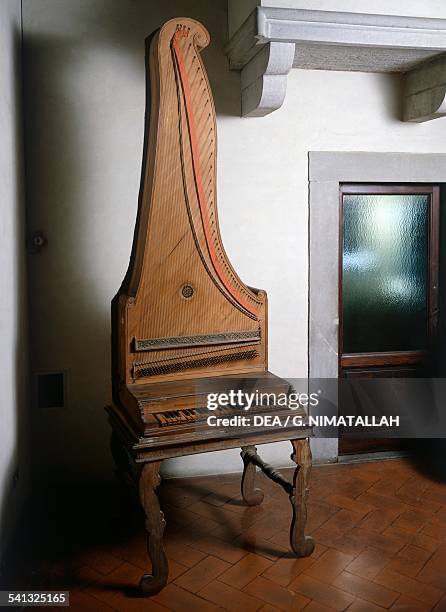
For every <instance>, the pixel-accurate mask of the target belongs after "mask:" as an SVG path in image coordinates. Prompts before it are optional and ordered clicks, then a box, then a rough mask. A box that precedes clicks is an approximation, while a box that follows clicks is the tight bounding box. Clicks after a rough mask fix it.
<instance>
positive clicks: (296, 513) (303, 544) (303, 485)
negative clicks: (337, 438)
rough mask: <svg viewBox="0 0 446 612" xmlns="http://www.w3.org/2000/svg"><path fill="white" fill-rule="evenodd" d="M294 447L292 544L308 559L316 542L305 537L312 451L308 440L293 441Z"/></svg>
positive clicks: (299, 553)
mask: <svg viewBox="0 0 446 612" xmlns="http://www.w3.org/2000/svg"><path fill="white" fill-rule="evenodd" d="M291 444H292V446H293V454H292V455H291V459H292V461H294V463H295V464H296V466H297V467H296V469H295V471H294V478H293V492H292V493H291V495H290V501H291V505H292V507H293V518H292V521H291V530H290V543H291V548H292V549H293V550H294V552H295V553H296V555H297V556H298V557H308V556H309V555H311V553H312V552H313V550H314V540H313V538H310V537H308V536H305V525H306V523H307V497H308V484H309V480H310V472H311V449H310V441H309V440H308V438H304V439H302V440H291Z"/></svg>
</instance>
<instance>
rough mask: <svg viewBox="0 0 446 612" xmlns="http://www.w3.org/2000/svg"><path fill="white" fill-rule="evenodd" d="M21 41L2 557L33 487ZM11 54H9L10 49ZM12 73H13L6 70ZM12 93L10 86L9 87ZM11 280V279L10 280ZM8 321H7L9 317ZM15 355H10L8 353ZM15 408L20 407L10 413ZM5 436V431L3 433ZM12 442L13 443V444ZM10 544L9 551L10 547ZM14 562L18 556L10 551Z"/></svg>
mask: <svg viewBox="0 0 446 612" xmlns="http://www.w3.org/2000/svg"><path fill="white" fill-rule="evenodd" d="M21 45H22V35H21V31H20V28H19V27H18V26H17V25H16V26H15V27H14V32H13V34H12V36H11V50H10V53H11V58H12V60H11V63H12V68H11V75H12V78H13V82H12V83H11V107H10V109H9V110H8V112H9V113H10V115H11V117H12V121H13V124H12V125H11V146H10V150H9V152H10V153H11V158H10V159H9V160H8V163H9V164H10V168H11V171H12V173H13V175H12V177H11V178H12V186H11V201H10V202H6V203H5V204H6V206H8V205H9V208H10V209H9V210H8V209H7V208H5V211H4V213H2V214H4V215H5V217H4V218H5V219H6V225H7V226H8V225H9V224H8V221H7V219H8V216H9V215H10V216H11V221H10V227H11V228H12V235H7V236H6V237H5V242H6V248H8V243H9V242H11V244H12V245H13V249H14V252H13V255H12V258H11V259H12V261H13V265H12V266H11V267H9V268H8V269H7V270H3V273H4V274H5V278H6V279H9V278H10V277H12V283H11V285H12V287H13V289H14V291H13V294H12V295H10V296H6V300H7V302H8V303H9V304H11V305H12V307H13V311H12V312H11V317H12V321H10V325H11V328H12V330H13V333H14V336H13V337H12V338H11V340H12V343H13V351H14V353H15V359H14V363H13V364H12V367H11V365H10V364H7V365H8V367H7V372H8V371H9V370H10V371H12V372H14V373H15V380H14V381H12V389H11V390H10V393H8V391H9V390H8V389H6V393H4V394H3V397H2V399H1V400H0V401H2V402H4V406H3V408H2V410H1V412H2V418H3V419H5V420H3V422H2V425H1V426H2V428H3V427H7V428H8V431H5V432H4V436H5V437H6V436H9V435H11V430H10V427H11V425H12V427H13V432H12V435H13V436H14V439H13V440H12V444H11V445H10V446H11V448H12V453H11V455H10V456H9V457H8V458H7V464H6V465H2V473H3V474H4V475H5V481H4V483H5V484H4V490H3V491H0V557H3V554H5V558H6V551H7V552H8V553H9V552H10V550H11V548H12V552H13V553H17V552H18V551H15V550H14V548H13V545H14V542H13V539H12V538H13V534H14V528H15V527H16V526H17V524H18V522H19V515H20V511H21V508H22V506H23V502H24V499H25V497H26V495H27V492H28V487H29V465H30V449H29V419H30V415H29V409H28V400H29V395H28V385H27V380H28V346H27V341H28V329H27V326H28V319H27V304H26V302H27V287H26V252H25V201H24V195H25V194H24V175H23V166H24V164H23V146H22V143H23V126H22V113H21V110H22V66H21ZM8 55H9V54H8ZM5 76H9V75H5ZM5 92H6V93H5V95H6V96H7V95H8V94H7V89H5ZM8 141H9V138H8V137H6V138H5V143H6V147H8V145H9V142H8ZM6 282H8V280H7V281H6ZM4 323H5V321H4ZM8 348H9V347H8V346H3V350H4V351H8ZM8 358H9V354H8ZM9 411H15V413H14V414H11V415H9V414H8V412H9ZM2 438H3V436H2ZM7 446H9V445H8V444H7ZM8 549H9V550H8ZM8 561H12V559H11V556H10V555H9V556H8ZM6 570H7V567H6V564H5V565H4V564H3V561H2V559H1V558H0V582H1V581H2V578H3V575H4V572H5V571H6Z"/></svg>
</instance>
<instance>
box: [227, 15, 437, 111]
mask: <svg viewBox="0 0 446 612" xmlns="http://www.w3.org/2000/svg"><path fill="white" fill-rule="evenodd" d="M225 51H226V54H227V56H228V58H229V63H230V68H231V70H239V71H240V72H241V114H242V116H247V117H261V116H264V115H267V114H269V113H271V112H273V111H275V110H277V109H278V108H280V106H282V104H283V101H284V99H285V95H286V87H287V75H288V73H289V71H290V70H291V69H292V68H306V69H312V70H343V71H346V70H347V71H361V72H387V73H398V72H399V73H403V74H404V75H405V76H404V110H403V120H404V121H418V122H420V121H428V120H429V119H434V118H436V117H441V116H443V115H444V114H446V102H445V95H446V59H445V58H446V20H443V19H424V18H418V17H399V16H388V15H369V14H361V13H346V12H334V11H309V10H303V9H284V8H271V7H257V8H256V9H255V10H254V11H253V12H252V13H251V15H250V16H249V17H248V19H247V20H246V21H245V22H244V24H243V25H242V26H241V27H240V28H239V30H238V31H237V32H236V33H235V34H234V36H233V37H232V38H231V40H230V41H229V43H228V45H227V47H226V50H225Z"/></svg>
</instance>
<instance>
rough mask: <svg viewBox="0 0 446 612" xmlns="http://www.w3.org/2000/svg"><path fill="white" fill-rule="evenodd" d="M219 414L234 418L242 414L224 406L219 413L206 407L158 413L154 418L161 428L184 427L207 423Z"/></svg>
mask: <svg viewBox="0 0 446 612" xmlns="http://www.w3.org/2000/svg"><path fill="white" fill-rule="evenodd" d="M214 412H215V413H218V416H219V417H220V416H222V417H224V416H234V415H235V414H240V411H239V410H237V409H236V408H233V407H231V406H222V407H221V408H219V409H218V411H217V410H216V411H213V410H209V409H208V408H206V407H205V406H204V407H202V408H191V409H187V410H184V409H183V410H170V411H169V412H156V413H155V414H154V415H153V416H154V417H155V418H156V420H157V421H158V423H159V426H160V427H168V426H169V425H183V424H185V423H195V422H196V421H205V420H206V418H207V417H208V416H210V415H212V414H214Z"/></svg>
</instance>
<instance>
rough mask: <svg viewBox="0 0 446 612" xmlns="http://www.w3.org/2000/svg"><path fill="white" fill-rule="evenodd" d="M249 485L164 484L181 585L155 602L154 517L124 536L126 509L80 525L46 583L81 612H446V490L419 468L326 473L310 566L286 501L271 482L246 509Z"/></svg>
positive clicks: (173, 584) (319, 470)
mask: <svg viewBox="0 0 446 612" xmlns="http://www.w3.org/2000/svg"><path fill="white" fill-rule="evenodd" d="M239 480H240V477H239V476H236V475H230V476H220V477H207V478H194V479H184V480H171V481H167V482H164V483H163V484H162V485H161V487H160V491H159V496H160V499H161V502H162V506H163V508H164V512H165V515H166V520H167V530H166V549H167V554H168V557H169V560H170V577H169V584H168V585H167V587H166V588H165V589H164V590H163V591H162V592H161V593H159V594H158V595H157V596H155V597H153V598H151V599H150V600H147V599H141V598H137V597H135V596H134V592H133V590H132V589H133V587H134V586H135V585H136V584H137V583H138V581H139V579H140V577H141V573H142V572H143V571H146V572H147V570H148V569H149V568H148V562H147V556H146V549H145V537H144V531H143V529H142V519H141V517H139V516H137V515H135V514H134V513H133V514H132V515H131V517H130V518H127V519H126V520H127V521H128V522H130V525H127V526H126V529H125V530H122V529H121V528H120V527H122V522H123V520H124V519H122V515H121V514H120V511H119V512H118V510H117V509H116V508H111V509H110V510H111V511H112V512H111V514H112V520H111V521H109V520H108V518H107V512H106V511H105V510H104V511H103V515H102V520H101V519H100V516H99V515H97V516H96V519H94V518H93V519H91V520H93V522H94V521H95V520H96V524H93V526H92V529H91V530H90V532H89V534H88V537H84V538H83V540H82V538H79V541H78V542H77V543H75V542H73V538H72V537H71V538H70V535H69V534H70V533H72V529H73V524H72V519H70V522H69V523H67V524H65V528H64V529H62V530H61V532H60V533H59V536H58V537H59V544H60V545H59V547H58V552H57V551H54V550H53V551H52V552H51V555H49V557H50V558H48V559H47V562H46V564H45V567H44V569H43V570H41V571H40V572H38V573H37V574H36V575H35V577H34V584H35V585H42V587H44V588H47V589H48V588H61V587H65V588H67V589H70V591H71V607H70V609H71V610H85V611H87V610H92V611H94V612H101V611H104V612H105V611H110V610H112V609H113V610H122V611H127V610H128V611H133V610H135V611H136V610H141V611H142V610H145V611H151V612H166V611H167V610H178V611H179V612H182V611H187V612H198V611H201V610H203V611H208V610H209V611H210V610H218V609H219V610H230V611H232V612H249V611H251V610H253V611H254V610H262V612H273V611H274V610H285V611H291V610H293V611H294V610H305V611H306V612H324V611H325V612H328V611H330V610H348V611H349V612H374V611H376V612H377V611H379V610H385V609H386V610H391V611H395V612H396V611H398V612H403V611H404V612H412V611H413V612H424V611H425V610H435V611H436V612H439V611H443V610H445V611H446V485H445V484H440V483H438V482H435V481H432V480H430V479H429V478H427V477H425V476H423V475H421V474H420V473H419V472H418V471H416V470H415V469H414V467H413V466H412V464H411V463H410V462H409V461H406V460H392V461H381V462H372V463H363V464H350V465H332V466H322V467H315V468H314V469H313V472H312V479H311V494H310V501H309V506H308V508H309V513H308V514H309V520H308V530H307V531H308V533H309V534H312V535H313V537H314V538H315V539H316V542H317V545H316V549H315V552H314V554H313V555H312V557H311V558H308V559H296V558H294V557H293V556H292V555H291V554H290V552H289V545H288V527H289V521H290V504H289V502H288V499H287V496H286V495H285V494H284V492H283V491H282V490H281V489H280V488H279V487H278V486H277V485H274V484H273V483H271V482H270V481H268V480H267V479H266V478H265V477H264V476H263V475H259V478H258V481H259V485H260V486H261V487H262V488H263V490H264V491H265V500H264V502H263V504H262V505H261V506H258V507H246V506H244V505H243V504H242V502H241V499H240V494H239ZM84 501H85V503H87V504H88V503H89V500H84ZM108 507H110V503H108ZM87 514H88V513H86V514H85V515H86V516H87ZM94 536H96V537H94ZM91 542H93V543H94V544H93V545H92V544H91ZM63 609H66V608H62V610H63Z"/></svg>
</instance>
